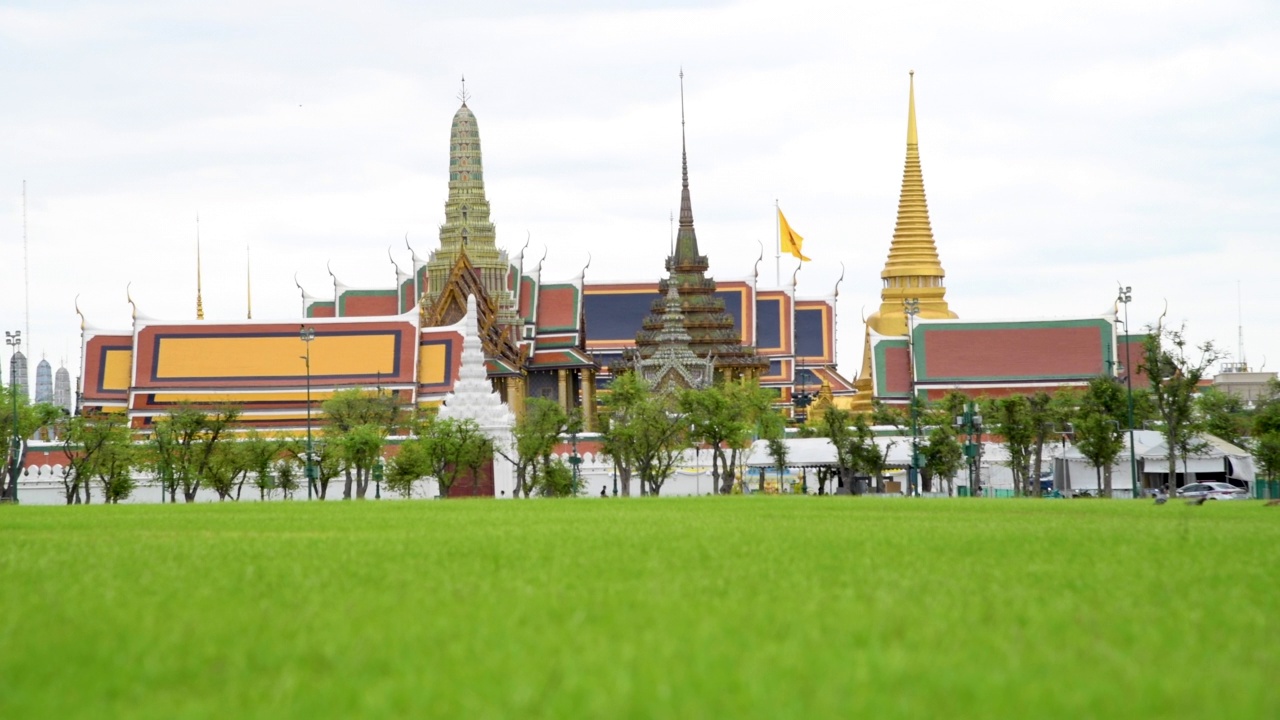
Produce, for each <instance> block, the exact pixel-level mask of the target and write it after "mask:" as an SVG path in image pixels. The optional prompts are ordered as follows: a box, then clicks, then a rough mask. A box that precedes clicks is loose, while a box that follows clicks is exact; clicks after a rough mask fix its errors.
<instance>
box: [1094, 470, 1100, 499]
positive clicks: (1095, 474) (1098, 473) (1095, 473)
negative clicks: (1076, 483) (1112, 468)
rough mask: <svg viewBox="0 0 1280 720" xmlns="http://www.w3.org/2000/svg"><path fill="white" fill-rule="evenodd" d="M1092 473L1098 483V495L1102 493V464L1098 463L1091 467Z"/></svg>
mask: <svg viewBox="0 0 1280 720" xmlns="http://www.w3.org/2000/svg"><path fill="white" fill-rule="evenodd" d="M1093 474H1094V477H1095V478H1096V479H1097V483H1098V495H1102V466H1101V465H1099V466H1098V467H1095V468H1094V469H1093Z"/></svg>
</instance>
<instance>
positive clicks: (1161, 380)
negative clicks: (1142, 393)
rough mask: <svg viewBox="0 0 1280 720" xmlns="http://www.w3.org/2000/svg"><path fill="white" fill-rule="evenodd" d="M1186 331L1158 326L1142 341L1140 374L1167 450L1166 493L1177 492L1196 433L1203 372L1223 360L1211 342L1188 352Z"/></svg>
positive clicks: (1183, 328) (1184, 329) (1184, 328)
mask: <svg viewBox="0 0 1280 720" xmlns="http://www.w3.org/2000/svg"><path fill="white" fill-rule="evenodd" d="M1185 331H1186V327H1185V326H1183V327H1181V328H1179V329H1177V330H1174V329H1171V328H1164V327H1163V326H1162V325H1157V326H1156V327H1155V328H1154V329H1152V330H1151V332H1149V333H1147V336H1146V337H1145V338H1143V340H1142V360H1143V362H1142V368H1141V370H1142V372H1144V373H1146V375H1147V377H1148V378H1149V380H1150V390H1151V399H1152V401H1153V402H1154V404H1155V407H1156V413H1157V415H1158V417H1159V418H1160V423H1161V428H1160V432H1161V434H1162V435H1163V436H1164V441H1165V447H1167V448H1168V449H1169V458H1168V460H1169V490H1170V491H1173V490H1175V489H1176V488H1177V482H1178V481H1177V478H1178V463H1177V456H1178V454H1181V455H1182V457H1183V461H1184V462H1183V464H1184V467H1185V464H1186V462H1185V461H1186V457H1187V455H1189V454H1191V452H1193V450H1194V448H1193V444H1194V443H1195V437H1196V433H1197V427H1196V415H1195V405H1194V401H1193V398H1194V397H1195V394H1196V391H1197V390H1198V389H1199V386H1200V380H1201V379H1202V378H1203V377H1204V374H1205V372H1206V371H1207V370H1208V369H1209V367H1210V366H1212V365H1213V364H1214V363H1216V362H1217V361H1218V360H1220V359H1222V353H1221V352H1219V350H1218V349H1217V348H1216V347H1214V345H1213V342H1212V341H1207V342H1204V343H1201V344H1200V345H1197V346H1194V347H1192V348H1190V352H1191V353H1192V355H1189V354H1188V350H1189V349H1188V345H1189V342H1188V340H1187V339H1186V334H1185Z"/></svg>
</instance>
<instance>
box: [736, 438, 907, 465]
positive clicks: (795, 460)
mask: <svg viewBox="0 0 1280 720" xmlns="http://www.w3.org/2000/svg"><path fill="white" fill-rule="evenodd" d="M875 441H876V445H877V446H879V448H880V452H881V453H884V451H885V449H886V448H887V449H888V450H889V456H888V459H887V460H886V462H885V468H886V469H890V468H897V469H901V468H905V467H907V465H909V464H910V463H911V438H909V437H902V436H892V437H877V438H875ZM783 442H784V443H786V446H787V461H786V463H785V464H786V467H792V468H799V467H835V466H836V447H835V445H832V444H831V440H829V439H828V438H788V439H786V440H783ZM747 465H748V466H749V467H753V468H771V467H777V463H776V462H774V459H773V455H771V454H770V453H769V441H767V440H756V441H755V442H753V443H751V450H750V452H749V453H748V454H747Z"/></svg>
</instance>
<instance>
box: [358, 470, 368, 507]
mask: <svg viewBox="0 0 1280 720" xmlns="http://www.w3.org/2000/svg"><path fill="white" fill-rule="evenodd" d="M371 474H372V473H370V472H369V470H368V469H362V468H356V499H357V500H363V499H364V496H365V494H366V493H368V492H369V476H370V475H371Z"/></svg>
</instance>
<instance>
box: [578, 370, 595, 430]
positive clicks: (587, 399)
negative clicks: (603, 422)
mask: <svg viewBox="0 0 1280 720" xmlns="http://www.w3.org/2000/svg"><path fill="white" fill-rule="evenodd" d="M581 377H582V429H583V430H585V431H586V432H595V431H596V370H595V368H584V369H583V370H582V375H581Z"/></svg>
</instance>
